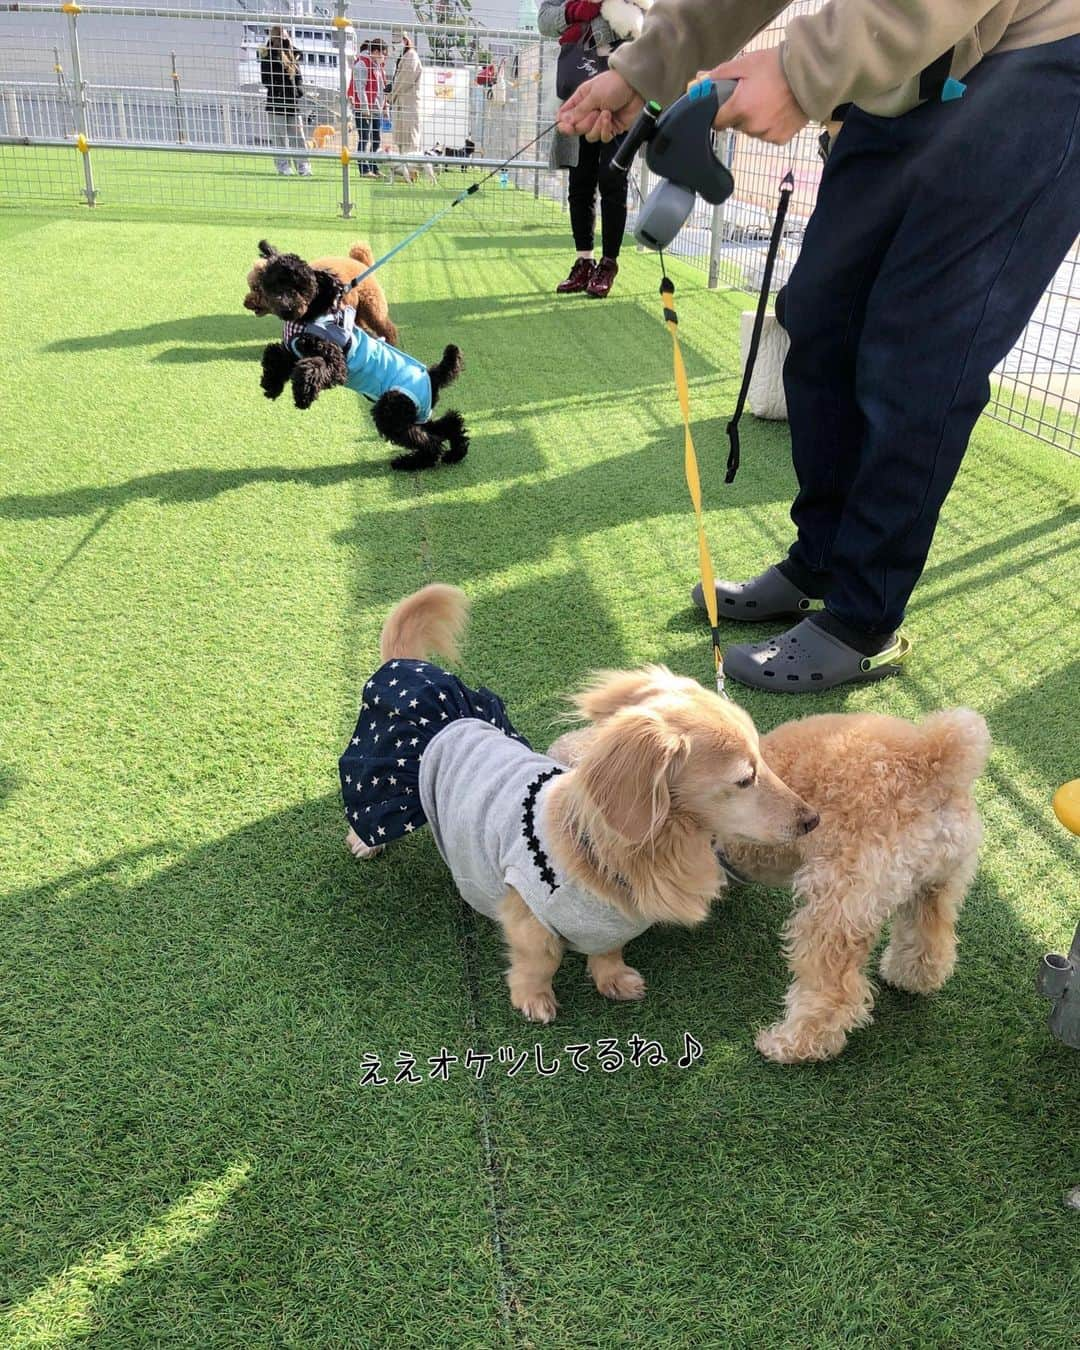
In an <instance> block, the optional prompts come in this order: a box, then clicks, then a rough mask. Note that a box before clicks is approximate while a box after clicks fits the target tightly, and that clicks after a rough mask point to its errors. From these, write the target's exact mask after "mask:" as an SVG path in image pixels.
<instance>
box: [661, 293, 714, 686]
mask: <svg viewBox="0 0 1080 1350" xmlns="http://www.w3.org/2000/svg"><path fill="white" fill-rule="evenodd" d="M660 299H661V302H662V303H663V306H664V322H665V323H666V324H667V330H668V332H669V333H670V334H671V346H672V354H673V358H674V363H675V388H676V389H677V390H678V391H679V407H680V408H681V409H682V419H683V467H684V468H685V471H686V486H687V487H688V488H689V489H690V499H691V501H692V502H693V503H694V514H695V515H696V516H697V527H698V567H699V569H700V571H701V588H702V590H703V591H704V592H705V608H706V610H707V611H708V614H709V626H710V628H711V629H712V645H713V660H714V662H715V663H716V692H717V693H718V694H722V695H723V696H724V698H727V693H726V691H725V689H724V657H723V653H722V652H721V650H720V634H719V632H718V628H719V623H720V619H719V615H718V614H717V610H716V580H715V578H714V576H713V565H712V558H711V557H710V556H709V545H708V543H707V542H706V540H705V521H704V519H703V517H702V512H701V476H700V475H699V473H698V462H697V452H696V451H695V450H694V437H693V434H692V433H691V431H690V386H689V384H688V383H687V380H686V367H685V365H683V358H682V348H681V347H680V346H679V316H678V314H676V312H675V285H674V282H672V280H671V278H670V277H668V276H667V275H665V276H664V279H663V281H661V283H660Z"/></svg>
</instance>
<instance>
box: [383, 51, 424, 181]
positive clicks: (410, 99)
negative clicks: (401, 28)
mask: <svg viewBox="0 0 1080 1350" xmlns="http://www.w3.org/2000/svg"><path fill="white" fill-rule="evenodd" d="M423 72H424V68H423V66H422V65H421V64H420V57H419V55H418V54H417V51H416V48H415V47H414V46H413V43H412V38H411V37H410V36H409V35H408V33H402V34H401V55H400V56H399V57H398V63H397V65H396V66H395V67H394V78H393V81H392V82H391V85H390V120H391V122H392V123H393V128H394V144H395V145H396V146H397V149H398V153H399V154H402V155H419V154H420V77H421V75H422V74H423ZM401 168H402V170H403V172H404V175H405V181H406V182H408V183H411V182H412V175H413V171H412V168H411V166H410V165H408V164H402V165H401Z"/></svg>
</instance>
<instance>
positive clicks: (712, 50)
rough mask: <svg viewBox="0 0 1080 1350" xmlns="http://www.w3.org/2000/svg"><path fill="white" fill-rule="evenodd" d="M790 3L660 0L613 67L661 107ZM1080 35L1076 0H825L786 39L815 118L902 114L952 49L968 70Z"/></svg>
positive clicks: (788, 60) (797, 87) (795, 87)
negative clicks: (844, 109) (846, 112)
mask: <svg viewBox="0 0 1080 1350" xmlns="http://www.w3.org/2000/svg"><path fill="white" fill-rule="evenodd" d="M786 8H787V6H786V5H783V4H777V3H776V0H656V3H655V4H654V5H653V7H652V9H651V10H650V11H649V13H648V15H647V16H646V19H645V28H644V30H643V32H642V34H641V36H640V37H639V38H638V39H637V41H636V42H632V43H629V44H628V45H627V46H625V47H623V48H620V50H619V51H617V52H615V53H614V55H613V56H612V58H611V66H612V68H613V69H614V70H617V71H618V72H619V74H620V75H621V76H622V77H623V79H625V80H626V81H627V83H628V84H629V85H630V86H631V87H632V88H633V89H635V90H636V91H637V92H638V93H639V94H640V95H641V96H642V97H643V98H646V99H656V100H657V101H658V102H659V103H662V104H664V105H665V106H666V105H667V104H669V103H672V102H673V101H674V100H675V99H676V98H678V97H679V95H680V94H682V93H683V92H684V91H685V89H686V84H687V81H689V80H692V79H693V77H694V76H695V74H696V73H697V72H698V71H699V70H708V69H711V68H712V67H713V66H716V65H719V64H720V62H721V61H728V60H730V59H731V58H732V57H733V56H735V55H736V54H737V53H738V52H739V51H740V49H741V48H742V47H743V46H745V44H746V43H747V42H748V41H749V40H750V39H751V38H752V37H754V36H755V34H757V33H759V32H760V31H761V30H762V29H763V28H765V27H766V26H767V25H768V24H769V22H770V21H771V20H772V19H774V18H775V17H776V16H777V15H778V14H780V13H781V12H782V11H783V10H784V9H786ZM1074 33H1080V0H999V3H997V4H994V3H991V0H829V3H828V4H826V5H825V6H823V8H822V9H820V10H819V11H818V12H817V13H816V14H811V15H803V16H801V17H799V18H794V19H792V20H791V22H790V23H789V24H788V26H787V30H786V33H785V37H784V42H783V56H782V59H783V63H784V71H785V73H786V75H787V79H788V83H789V84H790V85H791V90H792V93H793V94H794V95H795V98H796V99H797V100H798V103H799V106H800V107H801V108H802V110H803V112H805V113H806V114H807V116H808V117H809V118H811V120H813V121H817V122H827V121H828V120H829V117H830V115H831V113H832V111H833V109H834V108H836V107H838V106H839V105H840V104H842V103H857V104H858V105H859V107H860V108H864V109H865V110H866V111H867V112H871V113H877V114H878V115H880V116H885V117H896V116H899V115H900V114H901V113H905V112H908V111H909V110H910V109H911V108H913V107H915V105H916V104H917V103H918V102H919V75H920V73H921V72H922V71H923V70H924V69H925V68H926V67H927V66H928V65H930V64H931V63H932V62H933V61H935V60H936V59H937V58H938V57H939V56H940V55H941V54H942V53H943V52H946V51H948V49H949V48H950V47H955V51H954V53H953V61H952V69H951V72H950V73H951V74H952V75H953V76H954V77H955V78H956V79H963V77H964V76H965V75H966V74H967V73H968V71H970V70H971V69H972V68H973V67H974V66H975V65H977V64H978V62H979V61H980V60H981V59H982V57H983V56H984V55H986V53H988V52H990V51H1012V50H1015V49H1017V48H1020V47H1034V46H1038V45H1039V44H1040V43H1044V42H1056V41H1058V40H1059V39H1060V38H1065V37H1070V36H1072V35H1073V34H1074Z"/></svg>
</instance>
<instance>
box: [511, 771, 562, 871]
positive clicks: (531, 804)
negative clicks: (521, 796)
mask: <svg viewBox="0 0 1080 1350" xmlns="http://www.w3.org/2000/svg"><path fill="white" fill-rule="evenodd" d="M562 772H563V770H562V769H548V771H547V772H546V773H542V774H540V776H539V777H538V778H534V779H533V781H532V782H531V783H530V784H529V790H528V792H526V794H525V813H524V815H523V816H522V817H521V827H522V828H521V833H522V834H523V835H524V836H525V842H526V844H527V845H528V847H529V852H530V853H531V854H532V858H533V862H534V863H535V864H536V870H537V871H538V872H539V873H540V878H541V880H542V881H543V882H544V885H545V886H547V887H548V889H549V890H550V891H551V893H552V895H554V894H555V892H556V891H557V890H558V889H559V883H558V882H557V881H556V880H555V869H554V868H553V867H552V866H551V861H550V859H549V858H548V855H547V854H546V853H545V852H544V850H543V849H542V848H541V846H540V840H539V839H538V838H537V837H536V799H537V797H538V796H539V795H540V789H541V788H542V787H543V786H544V784H545V783H547V782H549V781H550V780H551V779H552V778H558V777H559V775H560V774H561V773H562Z"/></svg>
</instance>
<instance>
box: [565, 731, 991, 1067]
mask: <svg viewBox="0 0 1080 1350" xmlns="http://www.w3.org/2000/svg"><path fill="white" fill-rule="evenodd" d="M594 734H595V733H594V732H593V731H592V730H591V729H586V730H584V731H574V732H570V733H568V734H567V735H566V736H564V737H562V738H561V739H560V740H559V741H557V742H556V743H555V745H553V746H552V747H551V751H550V753H551V754H552V755H553V756H554V757H555V758H556V759H559V760H561V761H562V762H563V763H566V764H573V763H576V762H579V761H580V759H581V758H582V756H583V755H584V754H585V753H586V752H587V751H588V748H589V745H590V743H591V738H592V736H593V735H594ZM989 748H990V735H989V732H988V731H987V728H986V723H985V722H984V721H983V719H982V718H981V717H980V716H979V714H978V713H975V712H972V711H971V710H970V709H968V708H954V709H950V710H948V711H946V712H938V713H932V714H931V715H930V716H929V717H926V718H924V719H923V720H922V721H921V722H918V723H912V722H907V721H904V720H902V719H901V718H898V717H883V716H879V715H878V714H876V713H849V714H839V713H831V714H825V715H822V716H817V717H804V718H800V719H799V720H797V721H794V722H786V723H784V724H783V725H782V726H779V727H777V728H776V730H775V731H771V732H769V734H768V735H767V736H763V737H762V738H761V747H760V753H761V759H762V762H763V763H765V764H767V765H768V766H769V768H770V769H771V770H772V771H773V773H775V774H778V775H779V776H780V778H781V779H782V780H783V781H784V782H785V783H786V784H787V785H788V787H789V788H791V789H792V791H794V792H797V793H798V794H799V796H800V797H801V798H803V799H804V800H805V801H807V802H809V803H810V805H811V806H812V807H815V808H816V809H817V810H818V811H819V812H820V813H821V823H820V825H819V826H818V828H817V829H816V830H815V831H814V832H813V833H812V834H808V835H806V836H805V837H799V838H797V839H795V840H793V841H792V842H790V843H788V844H785V845H783V846H780V847H777V846H776V845H773V844H770V845H764V846H763V845H761V844H752V843H749V842H748V841H747V838H746V833H745V831H741V830H739V829H738V828H733V827H732V822H731V821H730V820H724V819H723V818H721V819H720V820H719V822H718V827H717V830H716V842H717V847H718V848H719V849H720V851H721V854H722V857H723V860H724V862H725V864H727V866H728V867H730V868H731V869H733V874H736V875H741V879H743V880H745V881H752V882H756V883H759V884H761V885H764V886H789V887H791V888H792V890H793V891H794V895H795V900H796V904H797V908H796V909H795V911H794V913H793V914H792V915H791V917H790V919H789V920H788V922H787V924H786V926H785V929H784V936H783V942H784V951H785V954H786V956H787V960H788V965H789V967H790V970H791V975H792V982H791V986H790V988H789V989H788V991H787V994H786V996H785V999H784V1004H785V1015H784V1017H783V1019H782V1020H781V1021H779V1022H777V1023H776V1024H775V1025H774V1026H771V1027H769V1028H767V1029H766V1030H763V1031H760V1032H759V1033H758V1036H757V1040H756V1044H757V1048H758V1050H760V1052H761V1053H762V1054H763V1055H764V1056H766V1058H768V1059H773V1060H778V1061H779V1062H781V1063H795V1062H799V1061H805V1060H818V1059H831V1058H832V1057H833V1056H834V1055H838V1054H839V1053H840V1051H841V1050H842V1049H843V1048H844V1045H845V1043H846V1041H847V1037H848V1033H849V1032H850V1031H852V1030H854V1029H855V1028H857V1027H864V1026H867V1025H869V1023H870V1021H871V1010H872V1008H873V1006H874V995H873V989H872V988H871V985H870V982H869V980H868V979H867V977H866V973H865V966H866V963H867V961H868V959H869V956H870V952H871V950H872V949H873V947H874V945H875V943H876V942H877V939H878V936H879V934H880V932H881V930H882V928H883V927H884V926H885V924H886V923H891V925H892V930H891V935H890V939H889V944H888V946H887V947H886V948H885V951H884V953H883V954H882V957H881V962H880V965H879V970H880V972H881V977H882V979H884V980H885V981H886V982H887V983H888V984H891V985H893V986H895V987H896V988H897V989H904V990H907V991H908V992H910V993H913V994H931V993H934V992H935V991H936V990H938V989H940V988H941V987H942V985H943V984H944V983H945V981H946V980H947V979H948V978H949V976H950V975H951V974H952V972H953V967H954V965H955V964H956V915H957V912H958V911H959V909H960V906H961V905H962V904H963V902H964V897H965V895H966V893H967V890H968V887H969V886H970V885H971V881H972V878H973V877H974V875H975V868H976V865H977V862H978V855H979V844H980V842H981V839H982V827H981V825H980V822H979V815H978V810H977V808H976V805H975V800H974V797H973V795H972V786H973V784H974V782H975V780H976V779H977V778H978V776H979V774H980V773H981V772H982V770H983V766H984V765H985V763H986V757H987V753H988V752H989Z"/></svg>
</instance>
